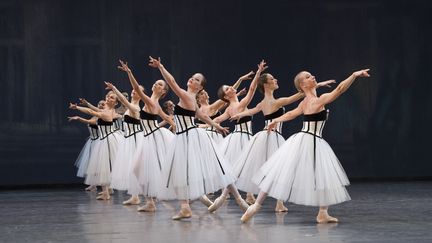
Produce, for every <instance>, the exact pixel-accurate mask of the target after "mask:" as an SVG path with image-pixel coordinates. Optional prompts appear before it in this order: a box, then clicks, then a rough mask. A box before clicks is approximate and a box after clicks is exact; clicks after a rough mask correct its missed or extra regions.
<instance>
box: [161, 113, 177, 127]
mask: <svg viewBox="0 0 432 243" xmlns="http://www.w3.org/2000/svg"><path fill="white" fill-rule="evenodd" d="M158 115H159V116H160V117H161V118H162V119H163V120H164V121H165V122H167V123H168V124H170V126H171V127H175V126H176V125H175V122H174V119H173V118H172V117H171V116H169V115H167V114H166V113H165V112H163V110H162V109H159V112H158Z"/></svg>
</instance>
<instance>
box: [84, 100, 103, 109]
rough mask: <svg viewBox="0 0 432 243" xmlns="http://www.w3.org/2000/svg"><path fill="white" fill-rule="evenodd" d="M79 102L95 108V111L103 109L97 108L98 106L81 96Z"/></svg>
mask: <svg viewBox="0 0 432 243" xmlns="http://www.w3.org/2000/svg"><path fill="white" fill-rule="evenodd" d="M79 102H80V105H85V106H87V107H88V108H90V109H92V110H94V111H101V109H99V108H97V107H96V106H94V105H92V104H91V103H90V102H88V101H87V100H86V99H84V98H79Z"/></svg>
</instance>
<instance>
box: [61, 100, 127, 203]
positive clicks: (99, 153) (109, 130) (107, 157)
mask: <svg viewBox="0 0 432 243" xmlns="http://www.w3.org/2000/svg"><path fill="white" fill-rule="evenodd" d="M117 102H118V101H117V96H116V95H115V94H114V93H113V92H108V94H107V95H106V98H105V109H103V110H99V111H93V110H91V109H89V108H86V107H81V106H78V105H77V104H72V103H70V104H69V108H70V109H75V110H78V111H81V112H83V113H86V114H89V115H92V116H96V117H98V120H97V124H98V128H99V135H100V141H99V143H97V144H96V146H95V147H94V153H92V154H91V155H90V162H93V161H94V163H89V165H88V168H87V177H86V180H85V183H86V184H87V185H100V186H102V193H101V195H100V196H98V197H97V199H98V200H108V199H110V198H111V196H110V193H109V190H108V185H109V184H110V183H111V168H112V166H113V164H112V162H113V160H114V158H115V155H116V152H117V148H118V144H119V143H121V141H122V140H123V138H122V136H121V135H120V134H119V133H115V132H114V131H113V119H114V118H115V117H116V116H117V114H116V113H115V110H114V107H115V106H116V105H117Z"/></svg>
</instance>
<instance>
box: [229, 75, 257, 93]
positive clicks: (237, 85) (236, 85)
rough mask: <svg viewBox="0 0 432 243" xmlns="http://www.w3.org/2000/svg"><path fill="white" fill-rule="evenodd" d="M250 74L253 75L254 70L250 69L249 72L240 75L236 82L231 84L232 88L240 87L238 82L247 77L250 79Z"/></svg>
mask: <svg viewBox="0 0 432 243" xmlns="http://www.w3.org/2000/svg"><path fill="white" fill-rule="evenodd" d="M252 75H254V71H250V72H249V73H247V74H245V75H243V76H241V77H240V78H239V79H238V80H237V82H235V83H234V84H233V88H234V89H238V87H240V84H241V83H242V82H243V81H245V80H248V79H252Z"/></svg>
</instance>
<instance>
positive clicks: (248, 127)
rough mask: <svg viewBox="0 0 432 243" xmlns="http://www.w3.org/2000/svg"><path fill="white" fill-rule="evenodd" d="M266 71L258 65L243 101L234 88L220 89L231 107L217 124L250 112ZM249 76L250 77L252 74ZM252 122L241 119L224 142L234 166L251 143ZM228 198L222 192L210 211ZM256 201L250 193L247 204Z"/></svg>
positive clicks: (265, 67)
mask: <svg viewBox="0 0 432 243" xmlns="http://www.w3.org/2000/svg"><path fill="white" fill-rule="evenodd" d="M265 69H267V66H266V63H265V62H264V60H263V61H261V63H260V64H259V65H258V71H257V73H256V74H255V77H254V79H253V80H252V82H251V84H250V87H249V90H248V92H247V94H246V96H245V97H244V98H243V99H241V101H239V100H238V97H237V95H236V89H235V88H234V86H228V85H222V86H221V87H220V88H219V90H218V96H219V99H221V100H223V101H225V102H227V103H228V104H229V105H228V107H227V108H226V109H225V112H224V113H223V114H222V115H220V116H219V117H217V118H215V119H214V121H215V122H217V123H221V122H223V121H225V120H227V119H229V118H231V117H232V116H234V115H235V114H238V113H240V112H243V111H247V110H248V108H247V106H248V105H249V103H250V102H251V101H252V98H253V96H254V94H255V91H256V87H257V83H258V78H259V76H260V75H261V73H262V72H263V71H264V70H265ZM247 75H250V73H249V74H247ZM245 76H246V75H245ZM251 121H252V116H245V117H243V118H242V119H239V120H238V121H237V122H236V125H235V129H234V131H233V132H232V133H230V134H229V135H228V136H226V137H225V138H224V141H223V142H222V145H221V150H222V151H223V153H224V155H225V158H227V160H228V161H229V162H230V163H231V164H232V165H233V164H234V162H235V161H236V160H237V159H238V156H239V155H240V153H241V151H242V150H243V149H244V148H245V147H246V144H247V143H248V142H249V140H250V138H251V137H252V124H251ZM227 197H228V192H227V191H226V190H225V191H224V192H222V195H221V196H220V197H219V198H217V199H216V200H215V203H214V204H213V205H212V206H211V207H209V211H210V212H213V211H215V210H217V209H218V208H219V207H220V206H221V205H222V204H223V202H225V200H226V198H227ZM254 201H255V198H254V197H253V194H251V193H248V194H247V196H246V202H247V203H248V204H252V203H253V202H254Z"/></svg>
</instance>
